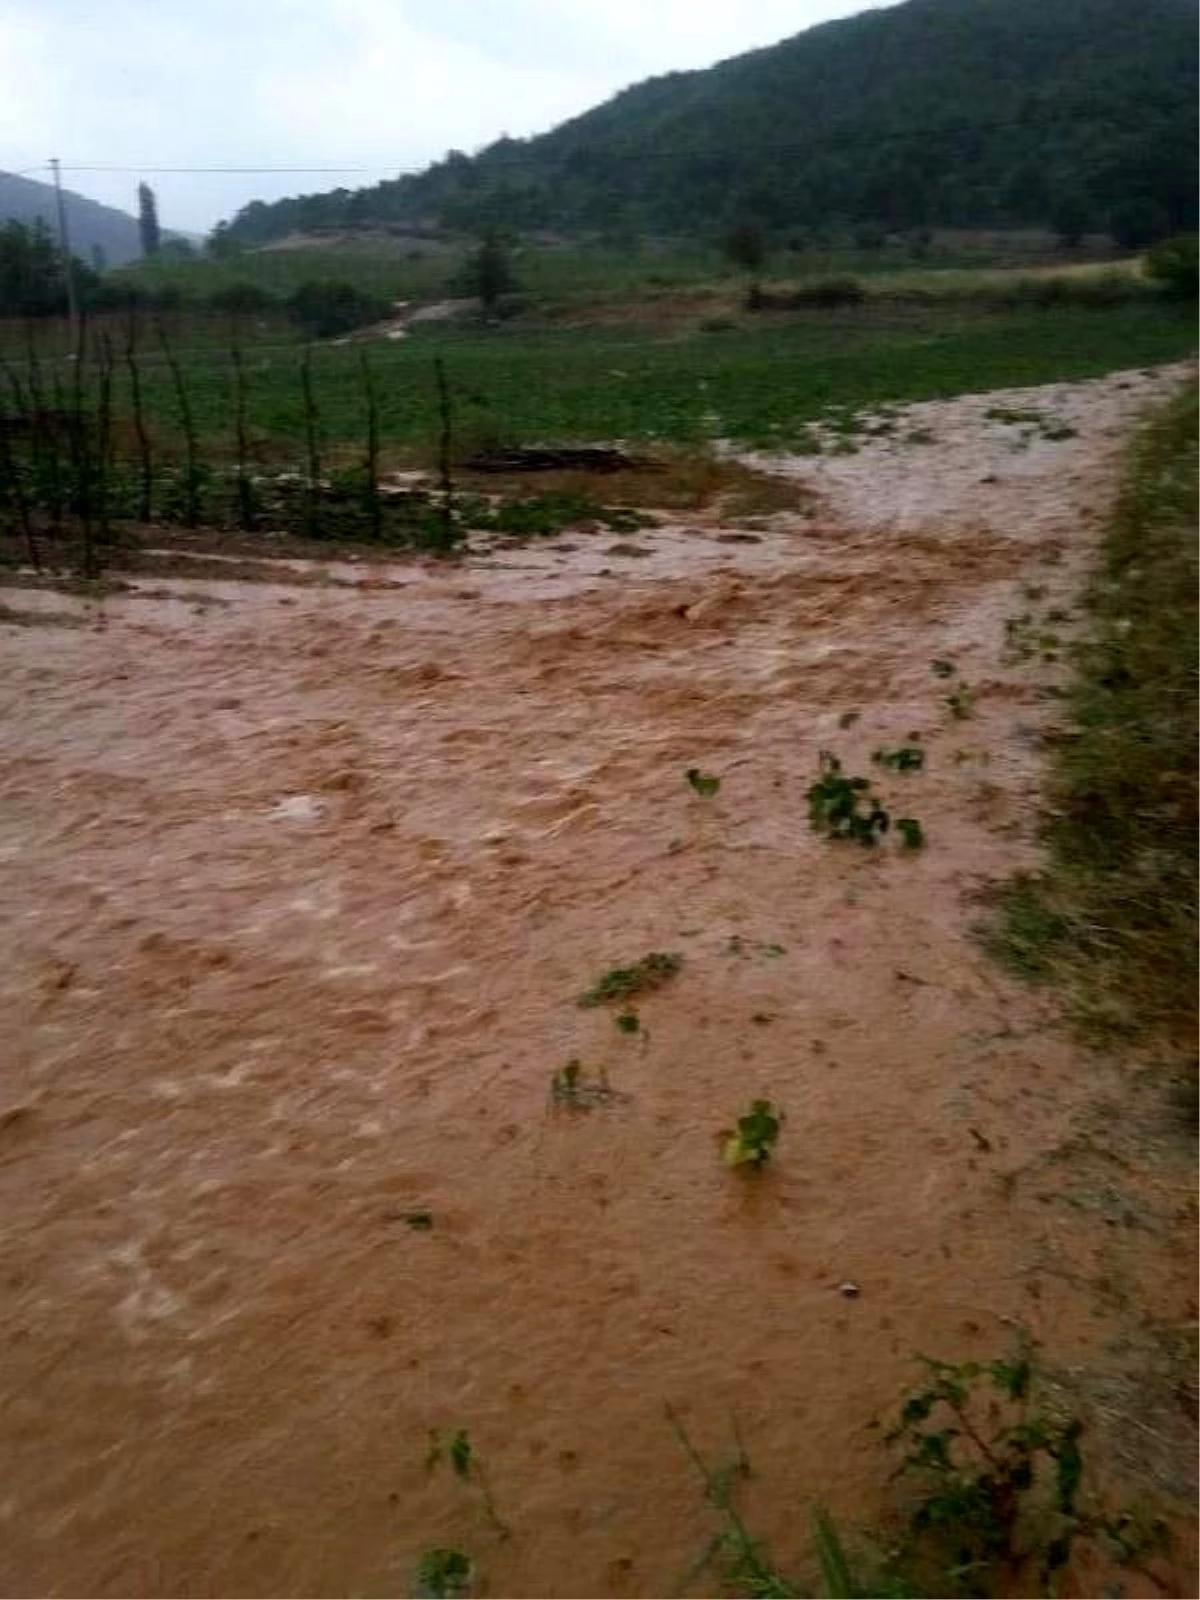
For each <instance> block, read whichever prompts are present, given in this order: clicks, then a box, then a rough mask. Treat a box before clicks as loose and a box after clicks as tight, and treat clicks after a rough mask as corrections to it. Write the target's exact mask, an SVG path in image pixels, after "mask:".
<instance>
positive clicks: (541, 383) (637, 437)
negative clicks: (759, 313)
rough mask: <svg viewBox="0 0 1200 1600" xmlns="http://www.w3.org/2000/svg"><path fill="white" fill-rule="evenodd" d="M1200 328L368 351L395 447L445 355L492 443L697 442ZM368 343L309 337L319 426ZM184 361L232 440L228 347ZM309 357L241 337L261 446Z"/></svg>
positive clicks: (753, 433)
mask: <svg viewBox="0 0 1200 1600" xmlns="http://www.w3.org/2000/svg"><path fill="white" fill-rule="evenodd" d="M117 326H119V324H118V325H117ZM222 326H225V324H224V323H222ZM115 331H116V327H114V332H115ZM1194 343H1195V331H1194V327H1193V319H1192V317H1191V316H1190V314H1189V312H1188V310H1187V309H1186V308H1184V307H1180V306H1176V305H1172V304H1170V303H1168V302H1164V301H1159V300H1154V301H1152V302H1147V303H1132V304H1127V305H1119V306H1114V307H1110V308H1107V309H1104V310H1096V309H1092V308H1089V307H1079V306H1075V305H1063V306H1052V307H1047V308H1040V309H1034V310H1029V309H1021V308H1019V309H1009V310H1003V309H992V310H984V309H980V308H963V307H959V306H952V307H949V308H947V307H917V308H913V307H908V308H895V307H892V308H888V307H884V306H874V307H868V308H864V309H862V310H856V311H850V312H846V313H836V314H828V313H824V314H823V313H808V314H804V315H799V316H792V317H789V318H787V319H785V320H779V321H776V322H771V323H770V324H769V325H768V324H767V323H764V322H754V323H751V324H749V325H746V326H740V327H738V328H736V329H735V330H732V331H729V332H727V333H722V334H721V335H720V336H714V335H706V334H703V333H699V332H696V333H690V332H689V333H684V334H670V333H664V332H662V331H661V330H655V329H654V328H652V327H647V326H642V327H634V328H597V327H591V328H585V329H577V330H567V329H558V330H546V329H542V330H536V329H531V328H527V327H524V326H522V325H521V324H519V323H517V324H508V325H506V326H504V327H502V328H499V329H496V330H491V331H485V330H480V329H468V328H459V329H453V328H448V327H434V326H424V327H421V328H419V329H418V330H416V331H415V332H414V335H413V337H411V338H410V339H407V340H405V341H403V342H402V343H399V344H387V343H374V344H372V345H371V346H370V359H371V364H372V367H373V369H374V371H375V374H376V383H377V389H378V393H379V405H380V433H381V439H382V443H383V446H384V448H385V450H387V451H388V452H389V454H390V455H391V456H392V458H393V459H395V458H397V457H405V456H409V457H421V458H424V457H426V456H427V455H428V452H429V449H430V441H431V439H432V436H433V432H434V427H435V410H436V399H435V383H434V375H433V360H434V357H435V356H441V357H442V358H443V360H444V361H445V364H446V370H447V373H448V375H449V379H450V383H451V387H452V391H453V395H454V402H455V413H456V427H457V429H458V431H459V433H460V434H461V435H463V436H466V437H470V438H471V439H474V440H478V441H480V442H488V443H505V442H522V441H525V442H528V441H534V440H553V441H560V442H562V441H592V440H612V439H622V440H628V441H632V442H637V443H642V444H650V445H653V444H654V443H655V442H662V441H672V442H676V443H680V444H684V445H692V446H697V445H703V444H704V443H705V442H706V441H708V440H710V439H711V438H712V437H713V436H714V435H719V436H723V437H727V438H731V439H734V440H736V441H738V442H740V443H742V444H744V445H751V446H760V447H770V446H776V447H778V448H789V447H803V446H804V445H805V443H806V441H807V439H808V434H807V428H808V425H809V424H810V423H811V422H813V421H815V420H817V419H819V418H820V417H821V416H822V415H823V414H824V413H825V412H826V411H827V410H828V408H830V407H836V406H852V407H867V406H877V405H880V404H884V403H887V402H896V401H909V400H922V399H932V398H938V397H945V396H952V395H957V394H962V393H971V392H977V391H980V390H987V389H994V388H1000V387H1005V386H1009V385H1022V384H1038V383H1046V382H1050V381H1054V380H1071V379H1081V378H1089V377H1096V376H1099V375H1101V374H1103V373H1106V372H1110V371H1113V370H1115V369H1117V368H1124V367H1137V366H1148V365H1152V364H1154V363H1158V362H1163V361H1169V360H1174V359H1178V358H1180V357H1183V356H1185V355H1186V354H1188V353H1189V352H1190V351H1191V350H1192V349H1193V348H1194ZM360 348H361V347H358V346H350V347H335V346H324V345H323V346H318V347H317V348H316V349H315V351H314V355H313V375H314V387H315V393H316V399H317V406H318V409H319V412H320V425H321V431H322V433H323V435H324V436H325V438H326V439H327V441H329V442H330V443H346V444H351V443H356V442H358V441H361V439H362V438H363V435H364V432H365V415H364V413H365V408H364V403H363V395H362V382H361V374H360V367H359V362H360ZM183 360H184V365H185V369H186V373H187V379H188V386H189V390H190V394H191V403H192V407H193V410H194V413H195V417H196V423H197V427H198V429H199V432H200V435H201V437H202V439H203V440H204V442H205V448H206V450H207V451H209V452H212V453H220V452H221V451H222V450H223V449H225V448H227V447H228V445H229V442H230V433H231V417H232V375H231V368H230V362H229V357H228V354H227V353H226V352H225V351H224V350H222V349H218V348H213V347H211V346H210V347H208V348H206V347H205V346H203V345H202V344H199V343H196V344H193V345H191V346H190V347H189V348H188V349H187V350H186V352H185V353H184V356H183ZM300 360H301V349H300V347H299V346H298V345H296V344H294V343H290V344H289V343H271V342H270V341H268V342H265V343H263V344H260V345H253V346H249V347H248V348H247V350H246V373H247V381H248V410H249V419H250V426H251V429H252V432H253V433H254V435H255V436H256V437H257V439H258V440H259V443H260V444H261V445H262V446H263V447H264V448H266V447H269V446H274V447H276V448H279V447H286V448H292V447H294V446H295V445H297V444H298V443H299V441H301V440H302V439H303V434H304V410H303V401H302V396H301V387H300V377H299V367H300ZM143 387H144V391H145V402H146V406H147V409H148V413H149V415H150V417H151V419H152V421H153V422H154V424H155V426H156V429H157V430H158V431H159V432H160V434H162V435H163V436H164V437H169V436H170V435H171V434H173V433H174V431H175V430H176V426H177V424H176V407H175V401H174V396H173V393H172V390H171V384H170V378H169V374H168V372H167V370H166V367H165V364H164V362H163V359H162V356H161V353H159V352H157V351H155V350H154V349H152V348H147V349H146V352H145V355H144V357H143ZM115 394H116V406H117V410H118V412H120V411H121V410H123V409H125V408H127V405H128V394H127V379H126V378H125V375H124V374H123V373H122V372H120V371H118V374H117V383H116V390H115Z"/></svg>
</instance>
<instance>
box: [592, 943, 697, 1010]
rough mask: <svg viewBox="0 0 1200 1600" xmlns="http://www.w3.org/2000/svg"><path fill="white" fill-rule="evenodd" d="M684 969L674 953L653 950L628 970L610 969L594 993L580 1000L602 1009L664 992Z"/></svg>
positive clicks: (679, 958)
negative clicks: (657, 992) (616, 1003)
mask: <svg viewBox="0 0 1200 1600" xmlns="http://www.w3.org/2000/svg"><path fill="white" fill-rule="evenodd" d="M682 965H683V957H682V956H680V955H676V954H675V952H674V951H672V950H652V951H651V952H650V954H649V955H647V956H643V957H642V958H641V960H640V961H635V962H634V963H633V964H632V965H631V966H628V967H610V968H609V970H608V971H607V972H605V973H603V974H602V975H601V976H600V977H599V978H597V980H596V982H595V983H594V984H593V985H592V987H591V988H590V989H585V990H584V992H583V993H582V994H581V995H580V996H579V1004H580V1005H581V1006H602V1005H605V1004H606V1003H607V1002H608V1001H610V1000H630V999H632V998H633V996H634V995H635V994H647V993H649V992H650V991H651V990H653V989H660V988H661V987H662V986H663V984H664V983H666V982H667V981H668V980H669V979H671V978H673V977H674V976H675V974H676V973H677V972H678V971H679V969H680V967H681V966H682Z"/></svg>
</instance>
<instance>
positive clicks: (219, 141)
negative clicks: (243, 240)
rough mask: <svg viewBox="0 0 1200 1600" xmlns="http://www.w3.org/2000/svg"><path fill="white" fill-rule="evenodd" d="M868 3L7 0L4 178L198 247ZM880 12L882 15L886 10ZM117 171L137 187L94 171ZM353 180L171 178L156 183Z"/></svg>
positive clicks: (1, 30)
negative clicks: (42, 184) (40, 182)
mask: <svg viewBox="0 0 1200 1600" xmlns="http://www.w3.org/2000/svg"><path fill="white" fill-rule="evenodd" d="M871 3H872V0H720V3H709V0H0V169H3V170H7V171H10V172H11V171H25V170H27V169H30V168H39V169H40V170H35V171H32V172H30V173H29V175H30V176H32V177H38V178H44V177H46V176H47V173H46V171H45V165H44V164H45V162H46V160H47V158H48V157H49V156H52V155H58V156H59V157H60V158H61V159H62V162H63V166H64V180H65V182H66V183H67V185H68V187H70V188H72V189H77V190H79V191H80V192H81V193H83V194H88V195H92V196H93V197H94V198H95V199H97V200H103V201H106V202H107V203H109V204H112V205H119V206H121V207H123V208H124V209H127V210H129V209H134V208H135V190H136V187H137V183H138V179H139V178H140V177H142V176H145V178H146V179H147V181H148V182H150V183H151V184H152V185H153V186H154V188H155V189H156V191H157V193H158V197H159V213H160V216H161V218H162V221H163V223H164V224H165V225H166V226H168V227H176V228H185V229H195V230H202V229H205V228H208V227H210V226H211V225H212V224H213V223H214V222H215V221H217V220H218V219H219V218H220V217H222V216H228V215H230V214H232V212H233V211H235V210H236V209H237V208H238V206H240V205H243V204H244V203H245V202H246V201H247V200H251V199H254V198H261V199H273V198H275V197H277V196H279V195H283V194H296V193H302V192H307V191H312V190H318V189H329V188H333V187H336V186H337V185H338V184H339V183H344V184H345V185H346V186H347V187H357V186H358V185H361V184H365V183H373V182H375V181H376V180H377V179H378V178H381V177H386V176H392V175H394V174H395V173H396V172H397V171H399V170H402V169H406V168H411V167H419V166H422V165H424V164H425V163H426V162H428V161H430V160H432V159H434V158H435V157H437V156H440V155H442V154H443V153H444V152H445V151H446V150H447V149H449V148H451V147H457V148H460V149H465V150H474V149H478V148H479V147H480V146H481V145H483V144H486V143H487V142H488V141H489V140H491V139H494V138H496V137H497V136H498V135H499V134H501V133H508V134H511V135H513V136H514V137H516V136H520V135H523V134H529V133H537V132H541V131H542V130H544V129H546V128H549V127H552V126H553V125H554V124H555V123H556V122H561V121H562V120H563V119H564V118H566V117H569V116H572V115H574V114H575V113H576V112H579V111H582V110H585V109H586V108H587V107H588V106H590V105H594V104H595V103H596V102H597V101H599V100H603V99H605V98H606V97H607V96H609V95H610V94H613V93H615V91H616V90H618V89H621V88H624V87H625V86H626V85H628V84H630V83H635V82H637V81H638V80H639V79H640V78H645V77H649V76H651V75H652V74H654V73H659V72H668V71H671V70H673V69H676V68H683V67H702V66H708V65H710V64H711V63H712V62H714V61H718V60H721V59H722V58H724V57H726V56H730V55H736V54H737V53H738V52H740V51H742V50H748V49H753V48H754V47H755V46H756V45H763V44H773V43H774V42H775V41H776V40H778V39H782V38H786V37H787V36H788V35H789V34H794V33H799V32H800V31H801V30H802V29H804V28H807V27H811V26H812V25H813V24H814V23H817V22H823V21H826V20H828V19H829V18H832V17H839V16H847V15H849V14H851V13H852V12H855V11H862V10H865V9H866V8H867V7H868V5H870V4H871ZM876 3H877V0H876ZM86 166H119V167H125V168H130V169H132V170H130V171H127V172H84V171H80V170H70V169H78V168H81V167H86ZM172 166H185V167H204V166H208V167H221V166H242V167H284V166H290V167H305V168H317V167H343V166H344V167H346V168H366V169H370V170H366V171H346V172H337V173H318V172H311V173H290V174H289V173H270V174H268V173H261V174H250V173H224V174H221V173H214V174H187V175H185V174H173V173H168V172H155V171H153V170H152V169H153V168H156V167H160V168H161V167H172Z"/></svg>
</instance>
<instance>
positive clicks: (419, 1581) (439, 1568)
mask: <svg viewBox="0 0 1200 1600" xmlns="http://www.w3.org/2000/svg"><path fill="white" fill-rule="evenodd" d="M473 1575H474V1567H473V1566H472V1564H471V1558H470V1557H469V1556H466V1555H464V1554H463V1552H462V1551H461V1550H451V1549H440V1548H437V1549H432V1550H423V1551H422V1552H421V1559H420V1560H419V1561H418V1562H417V1573H416V1592H417V1596H418V1600H454V1597H455V1596H458V1595H465V1594H466V1592H467V1590H468V1589H469V1588H470V1586H471V1578H472V1576H473Z"/></svg>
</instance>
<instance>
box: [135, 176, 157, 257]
mask: <svg viewBox="0 0 1200 1600" xmlns="http://www.w3.org/2000/svg"><path fill="white" fill-rule="evenodd" d="M138 233H139V234H140V236H141V241H142V254H143V255H144V256H156V255H157V254H158V247H159V245H160V244H161V243H162V230H161V229H160V228H159V225H158V201H157V200H156V199H155V198H154V190H153V189H152V188H151V187H150V185H149V184H148V183H139V184H138Z"/></svg>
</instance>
